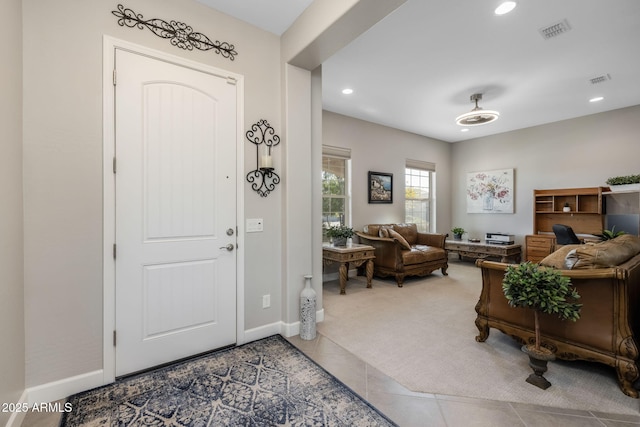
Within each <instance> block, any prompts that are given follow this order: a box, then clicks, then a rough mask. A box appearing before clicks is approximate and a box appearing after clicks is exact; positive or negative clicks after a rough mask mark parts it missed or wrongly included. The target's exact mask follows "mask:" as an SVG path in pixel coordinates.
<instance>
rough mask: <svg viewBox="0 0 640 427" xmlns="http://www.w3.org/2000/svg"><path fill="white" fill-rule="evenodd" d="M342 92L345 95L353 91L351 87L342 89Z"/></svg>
mask: <svg viewBox="0 0 640 427" xmlns="http://www.w3.org/2000/svg"><path fill="white" fill-rule="evenodd" d="M342 93H343V94H345V95H351V94H352V93H353V89H348V88H347V89H342Z"/></svg>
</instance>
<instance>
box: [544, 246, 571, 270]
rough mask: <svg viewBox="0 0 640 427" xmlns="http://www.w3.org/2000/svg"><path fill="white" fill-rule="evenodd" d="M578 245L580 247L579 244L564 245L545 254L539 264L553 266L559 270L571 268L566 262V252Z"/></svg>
mask: <svg viewBox="0 0 640 427" xmlns="http://www.w3.org/2000/svg"><path fill="white" fill-rule="evenodd" d="M578 247H580V245H564V246H562V247H560V248H559V249H557V250H556V251H555V252H552V253H550V254H549V255H547V256H546V257H545V258H544V259H543V260H542V261H540V265H544V266H545V267H554V268H557V269H559V270H567V269H571V266H570V265H567V264H566V258H567V254H569V252H571V251H572V250H574V249H576V248H578ZM571 265H572V264H571Z"/></svg>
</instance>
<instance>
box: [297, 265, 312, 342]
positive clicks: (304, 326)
mask: <svg viewBox="0 0 640 427" xmlns="http://www.w3.org/2000/svg"><path fill="white" fill-rule="evenodd" d="M311 278H312V276H309V275H307V276H304V280H305V283H304V289H303V290H302V292H300V338H301V339H303V340H312V339H315V337H316V291H314V290H313V288H312V287H311Z"/></svg>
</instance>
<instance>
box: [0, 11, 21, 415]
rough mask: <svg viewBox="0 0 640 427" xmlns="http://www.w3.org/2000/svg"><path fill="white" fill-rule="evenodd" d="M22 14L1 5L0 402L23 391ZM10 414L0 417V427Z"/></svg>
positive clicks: (6, 400) (5, 413) (0, 413)
mask: <svg viewBox="0 0 640 427" xmlns="http://www.w3.org/2000/svg"><path fill="white" fill-rule="evenodd" d="M21 9H22V3H21V1H20V0H6V1H5V2H3V6H2V13H1V14H0V39H1V40H3V43H2V44H0V58H2V66H0V93H1V94H2V96H0V145H1V147H2V154H1V155H0V236H2V237H0V272H2V276H1V277H0V343H2V344H1V345H0V346H1V347H2V350H0V378H1V380H0V403H10V402H13V403H17V402H18V401H19V399H20V396H21V394H22V391H23V390H24V313H23V309H24V297H23V274H22V267H23V245H22V93H21V92H22V12H21ZM10 415H11V414H10V413H8V412H4V411H2V412H0V425H5V424H6V423H7V421H8V419H9V417H10Z"/></svg>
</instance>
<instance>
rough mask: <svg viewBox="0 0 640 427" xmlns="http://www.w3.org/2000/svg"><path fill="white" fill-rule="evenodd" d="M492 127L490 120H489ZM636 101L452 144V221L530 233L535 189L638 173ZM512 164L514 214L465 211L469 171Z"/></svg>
mask: <svg viewBox="0 0 640 427" xmlns="http://www.w3.org/2000/svg"><path fill="white" fill-rule="evenodd" d="M488 126H491V125H488ZM638 135H640V106H635V107H629V108H624V109H620V110H614V111H609V112H605V113H600V114H594V115H591V116H586V117H581V118H577V119H572V120H565V121H561V122H556V123H551V124H547V125H542V126H536V127H531V128H528V129H522V130H518V131H514V132H507V133H503V134H500V135H494V136H490V137H485V138H478V139H473V140H468V141H464V142H459V143H456V144H453V145H452V148H453V150H452V153H453V155H452V159H451V160H452V163H451V165H452V167H451V172H452V193H451V194H452V195H453V199H452V216H451V218H452V224H453V225H454V226H460V227H463V228H464V229H465V230H468V231H469V233H470V234H472V235H476V236H483V235H484V233H486V232H502V231H504V232H508V233H512V234H515V235H516V241H517V243H521V244H523V243H524V236H525V235H527V234H531V233H532V232H533V190H534V189H552V188H576V187H598V186H605V185H606V184H605V181H606V179H607V178H609V177H611V176H618V175H631V174H638V173H640V163H639V162H638V159H640V144H638ZM508 168H513V169H514V176H515V213H514V214H467V213H466V195H465V182H466V176H467V173H468V172H477V171H485V170H494V169H508Z"/></svg>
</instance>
